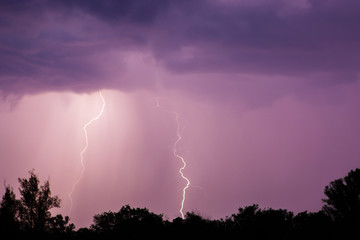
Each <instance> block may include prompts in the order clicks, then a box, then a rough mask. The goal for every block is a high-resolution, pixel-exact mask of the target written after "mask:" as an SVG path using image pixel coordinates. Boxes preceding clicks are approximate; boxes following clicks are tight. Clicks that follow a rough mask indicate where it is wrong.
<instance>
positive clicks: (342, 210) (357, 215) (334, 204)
mask: <svg viewBox="0 0 360 240" xmlns="http://www.w3.org/2000/svg"><path fill="white" fill-rule="evenodd" d="M324 194H325V195H326V197H327V198H325V199H322V201H323V202H324V203H325V205H324V206H323V210H324V211H325V212H326V213H327V214H329V215H330V216H331V217H332V218H333V220H335V221H342V222H346V223H352V224H353V223H357V224H359V223H360V169H355V170H351V171H350V172H349V173H348V175H347V176H345V177H344V178H340V179H336V180H335V181H332V182H330V184H329V185H328V186H326V187H325V190H324Z"/></svg>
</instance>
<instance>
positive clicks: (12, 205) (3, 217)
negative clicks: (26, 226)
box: [0, 185, 19, 232]
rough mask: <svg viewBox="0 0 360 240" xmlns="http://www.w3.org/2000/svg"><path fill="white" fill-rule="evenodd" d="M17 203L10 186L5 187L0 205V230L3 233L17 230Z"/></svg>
mask: <svg viewBox="0 0 360 240" xmlns="http://www.w3.org/2000/svg"><path fill="white" fill-rule="evenodd" d="M18 209H19V201H18V200H16V196H15V193H14V191H13V189H12V188H11V187H10V185H7V186H5V194H4V196H3V198H2V201H1V204H0V229H1V231H3V232H5V231H6V232H13V231H16V230H18V228H19V221H18Z"/></svg>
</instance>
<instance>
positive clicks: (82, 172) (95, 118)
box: [69, 91, 106, 212]
mask: <svg viewBox="0 0 360 240" xmlns="http://www.w3.org/2000/svg"><path fill="white" fill-rule="evenodd" d="M99 95H100V98H101V101H102V106H101V110H100V112H99V113H98V114H97V115H96V116H95V117H93V118H92V119H90V121H88V122H87V123H86V124H85V125H84V126H83V131H84V136H85V146H84V148H83V150H82V151H81V152H80V162H81V166H82V169H81V174H80V177H79V179H78V180H77V181H76V182H75V183H74V185H73V187H72V190H71V192H70V193H69V199H70V212H71V210H72V205H73V202H72V197H71V196H72V194H73V192H74V190H75V188H76V186H77V185H78V184H79V182H80V181H81V179H82V178H83V176H84V172H85V164H84V153H85V152H86V149H87V148H88V146H89V140H88V134H87V127H88V126H90V125H91V124H92V123H93V122H95V121H96V120H98V119H99V118H100V117H101V116H102V114H103V112H104V109H105V106H106V103H105V99H104V97H103V95H102V93H101V91H99Z"/></svg>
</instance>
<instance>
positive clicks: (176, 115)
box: [156, 98, 190, 219]
mask: <svg viewBox="0 0 360 240" xmlns="http://www.w3.org/2000/svg"><path fill="white" fill-rule="evenodd" d="M156 106H157V107H158V108H161V109H162V110H164V111H165V112H167V113H169V114H173V115H175V120H176V125H177V128H176V135H177V139H176V141H175V142H174V145H173V154H174V156H175V157H176V158H178V159H180V160H181V162H182V164H183V165H182V167H181V168H180V169H179V173H180V176H181V177H182V179H184V180H185V181H186V186H185V187H184V188H183V190H182V192H183V194H182V200H181V207H180V210H179V212H180V214H181V218H182V219H184V213H183V209H184V203H185V199H186V190H187V189H188V188H189V186H190V180H189V179H188V178H187V177H185V175H184V173H183V170H184V169H185V168H186V162H185V159H184V158H183V157H182V156H181V155H179V154H178V153H177V145H178V143H179V142H180V141H181V139H182V136H181V132H182V130H183V129H182V130H180V122H179V116H180V115H179V113H178V112H175V111H169V110H168V109H166V108H165V107H163V106H162V105H160V102H159V99H158V98H156Z"/></svg>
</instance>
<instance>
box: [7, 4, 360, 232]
mask: <svg viewBox="0 0 360 240" xmlns="http://www.w3.org/2000/svg"><path fill="white" fill-rule="evenodd" d="M359 9H360V1H358V0H326V1H325V0H208V1H206V0H201V1H200V0H192V1H180V0H179V1H175V0H151V1H148V0H136V1H134V0H122V1H115V0H107V1H95V0H88V1H81V0H51V1H50V0H27V1H25V0H1V1H0V179H1V181H2V182H4V181H5V182H6V184H10V185H12V186H13V187H14V190H15V193H17V196H19V193H18V191H17V188H18V186H19V185H18V182H17V178H18V177H22V178H23V177H27V176H29V175H28V171H29V170H31V169H35V173H37V174H38V175H39V177H40V179H41V181H45V180H47V179H49V180H50V184H51V189H52V193H53V194H55V195H59V197H60V198H61V199H62V207H61V208H60V209H58V210H55V211H54V213H62V214H64V215H69V216H70V218H71V221H72V222H74V223H75V225H76V226H77V227H83V226H89V225H90V224H91V222H92V216H93V215H94V214H96V213H101V212H103V211H108V210H113V211H117V210H119V209H120V207H121V206H123V205H125V204H130V206H132V207H147V208H148V209H149V210H150V211H153V212H156V213H163V214H164V216H165V217H166V218H168V219H170V220H171V219H173V218H175V217H179V216H180V213H179V208H180V202H181V198H182V189H183V187H184V186H185V185H186V182H185V181H184V179H182V178H181V176H180V174H179V172H178V171H179V168H180V167H181V166H182V164H181V161H180V159H179V158H177V157H176V156H174V153H173V147H174V143H175V141H176V140H177V139H178V136H177V128H178V125H177V122H176V118H175V116H176V115H175V114H173V113H172V112H177V113H178V114H179V118H178V123H179V128H180V130H181V137H182V138H181V140H180V141H179V142H178V144H177V146H176V147H177V153H178V154H179V155H181V156H182V157H183V158H184V159H185V160H186V163H187V166H186V169H184V171H183V172H184V174H185V176H186V177H188V178H189V180H190V181H191V185H190V187H189V188H188V189H187V192H186V201H185V204H184V211H193V210H194V211H197V212H198V213H200V214H202V215H203V216H205V217H209V218H221V217H222V218H224V217H226V216H229V215H231V214H232V213H235V212H236V211H237V209H238V208H239V207H243V206H246V205H250V204H253V203H258V204H259V205H260V207H262V208H263V207H272V208H286V209H288V210H290V211H294V212H296V213H297V212H299V211H305V210H308V211H318V210H320V209H321V206H322V202H321V199H322V198H324V195H323V190H324V187H325V186H326V185H327V184H328V183H329V182H330V181H332V180H334V179H336V178H340V177H343V176H345V175H346V173H347V172H348V171H350V170H351V169H354V168H356V167H359V162H360V146H359V144H360V124H359V123H360V74H359V73H360V31H359V26H360V14H359ZM99 91H101V92H102V95H103V97H104V99H105V101H106V107H105V109H104V112H103V114H102V116H101V118H99V119H98V120H96V121H94V122H93V123H92V124H91V125H90V126H89V127H88V128H87V133H88V140H89V141H88V148H87V150H86V152H85V153H84V165H85V170H84V175H83V178H82V179H81V181H79V183H78V184H77V185H76V187H75V189H74V192H73V194H72V198H73V207H72V209H71V211H70V200H69V196H68V195H69V193H70V192H71V190H72V188H73V185H74V183H75V182H76V181H77V180H78V179H79V177H80V175H81V171H82V164H81V161H80V152H81V150H82V149H83V148H84V146H85V136H84V131H83V126H84V124H86V123H87V122H88V121H89V120H90V119H92V118H93V117H95V116H96V115H97V114H98V113H99V111H100V109H101V107H102V100H101V98H100V95H99ZM157 100H159V101H160V103H161V105H162V106H163V108H165V109H167V110H168V112H167V111H164V109H163V108H159V107H158V106H157ZM4 191H5V189H4V187H2V188H1V189H0V193H1V195H2V194H3V193H4Z"/></svg>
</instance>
